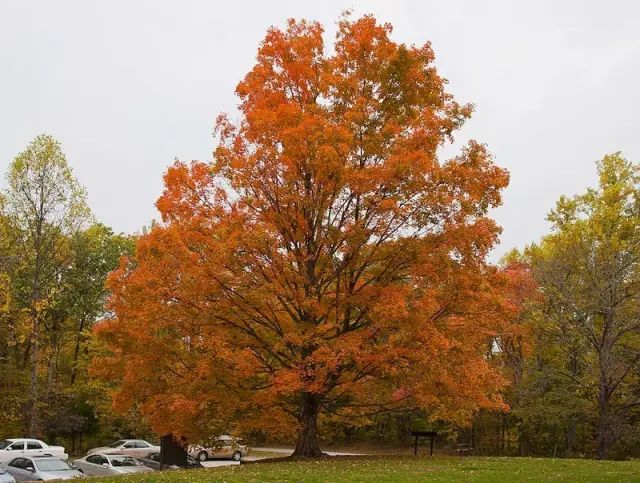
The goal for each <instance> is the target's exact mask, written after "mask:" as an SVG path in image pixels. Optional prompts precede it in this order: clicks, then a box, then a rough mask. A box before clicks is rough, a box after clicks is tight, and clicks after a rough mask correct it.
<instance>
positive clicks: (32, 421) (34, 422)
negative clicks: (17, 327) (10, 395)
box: [29, 306, 38, 438]
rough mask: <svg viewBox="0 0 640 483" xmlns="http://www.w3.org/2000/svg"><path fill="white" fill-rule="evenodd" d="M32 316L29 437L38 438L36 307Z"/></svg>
mask: <svg viewBox="0 0 640 483" xmlns="http://www.w3.org/2000/svg"><path fill="white" fill-rule="evenodd" d="M31 315H32V317H33V326H32V329H31V330H32V332H31V339H32V342H31V391H30V392H31V407H30V412H29V436H31V437H32V438H36V437H37V436H38V312H37V309H36V307H35V306H34V307H33V309H32V311H31Z"/></svg>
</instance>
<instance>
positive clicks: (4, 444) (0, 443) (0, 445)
mask: <svg viewBox="0 0 640 483" xmlns="http://www.w3.org/2000/svg"><path fill="white" fill-rule="evenodd" d="M10 444H11V441H9V440H8V439H5V440H4V441H0V449H5V448H6V447H7V446H9V445H10Z"/></svg>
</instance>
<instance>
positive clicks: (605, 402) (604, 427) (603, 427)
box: [596, 384, 612, 460]
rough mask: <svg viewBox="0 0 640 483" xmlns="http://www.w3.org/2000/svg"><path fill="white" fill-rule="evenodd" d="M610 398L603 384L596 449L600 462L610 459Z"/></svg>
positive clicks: (599, 402)
mask: <svg viewBox="0 0 640 483" xmlns="http://www.w3.org/2000/svg"><path fill="white" fill-rule="evenodd" d="M610 416H611V414H610V408H609V397H608V391H607V387H606V386H605V385H604V384H601V387H600V393H599V394H598V434H597V436H596V449H597V453H598V459H599V460H606V459H607V458H608V457H609V445H610V444H611V433H612V428H611V420H610Z"/></svg>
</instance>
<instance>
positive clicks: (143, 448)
mask: <svg viewBox="0 0 640 483" xmlns="http://www.w3.org/2000/svg"><path fill="white" fill-rule="evenodd" d="M151 449H152V448H151V445H150V444H149V443H147V442H146V441H136V454H135V456H136V458H144V457H145V456H146V455H148V454H149V453H150V452H151Z"/></svg>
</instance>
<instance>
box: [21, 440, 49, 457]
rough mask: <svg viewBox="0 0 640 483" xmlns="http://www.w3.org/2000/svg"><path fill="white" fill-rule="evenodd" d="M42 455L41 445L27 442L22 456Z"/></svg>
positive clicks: (36, 442) (37, 442)
mask: <svg viewBox="0 0 640 483" xmlns="http://www.w3.org/2000/svg"><path fill="white" fill-rule="evenodd" d="M43 453H44V450H43V448H42V444H41V443H40V442H39V441H34V440H32V441H27V442H26V444H25V450H24V454H25V455H27V456H41V455H42V454H43Z"/></svg>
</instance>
